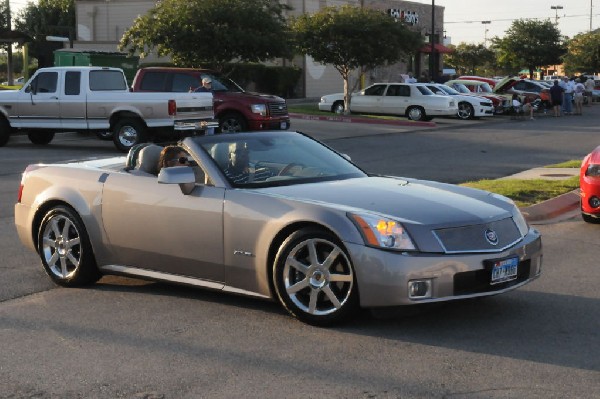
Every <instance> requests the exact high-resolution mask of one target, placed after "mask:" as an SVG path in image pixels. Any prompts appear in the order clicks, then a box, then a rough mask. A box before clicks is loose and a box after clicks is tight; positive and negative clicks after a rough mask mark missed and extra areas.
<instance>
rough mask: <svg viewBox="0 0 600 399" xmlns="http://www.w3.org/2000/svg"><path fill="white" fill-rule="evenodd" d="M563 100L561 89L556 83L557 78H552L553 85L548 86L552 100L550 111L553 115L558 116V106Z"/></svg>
mask: <svg viewBox="0 0 600 399" xmlns="http://www.w3.org/2000/svg"><path fill="white" fill-rule="evenodd" d="M562 100H563V89H562V88H561V87H560V85H559V84H558V80H554V85H552V87H551V88H550V101H552V111H553V112H554V117H558V116H560V107H561V105H562Z"/></svg>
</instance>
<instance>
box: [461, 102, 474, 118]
mask: <svg viewBox="0 0 600 399" xmlns="http://www.w3.org/2000/svg"><path fill="white" fill-rule="evenodd" d="M474 114H475V110H474V109H473V106H472V105H471V104H469V103H467V102H460V103H458V117H459V118H460V119H463V120H464V119H473V118H474Z"/></svg>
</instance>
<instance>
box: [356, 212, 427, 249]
mask: <svg viewBox="0 0 600 399" xmlns="http://www.w3.org/2000/svg"><path fill="white" fill-rule="evenodd" d="M348 216H349V217H350V219H351V220H352V221H353V222H354V224H356V226H357V227H358V229H359V231H360V233H361V235H362V236H363V239H364V240H365V244H366V245H369V246H373V247H378V248H386V249H395V250H399V251H412V250H415V249H416V247H415V244H414V243H413V241H412V240H411V238H410V236H409V235H408V232H407V231H406V229H405V228H404V226H402V224H401V223H400V222H398V221H396V220H393V219H388V218H385V217H381V216H377V215H366V214H361V215H358V214H355V213H349V214H348Z"/></svg>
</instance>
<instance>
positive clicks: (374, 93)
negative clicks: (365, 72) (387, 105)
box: [350, 84, 387, 113]
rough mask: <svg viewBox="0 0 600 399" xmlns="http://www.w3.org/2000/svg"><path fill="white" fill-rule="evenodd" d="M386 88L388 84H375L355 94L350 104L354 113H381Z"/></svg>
mask: <svg viewBox="0 0 600 399" xmlns="http://www.w3.org/2000/svg"><path fill="white" fill-rule="evenodd" d="M386 87H387V84H375V85H373V86H369V87H367V88H366V89H365V90H363V91H361V92H359V93H355V94H353V95H352V101H351V102H350V109H351V110H352V112H366V113H381V112H382V105H383V104H382V103H383V96H384V94H385V89H386Z"/></svg>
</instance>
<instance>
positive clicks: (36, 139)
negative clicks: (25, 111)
mask: <svg viewBox="0 0 600 399" xmlns="http://www.w3.org/2000/svg"><path fill="white" fill-rule="evenodd" d="M27 137H29V141H31V142H32V143H33V144H36V145H46V144H49V143H50V142H51V141H52V139H53V138H54V132H29V133H27Z"/></svg>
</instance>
